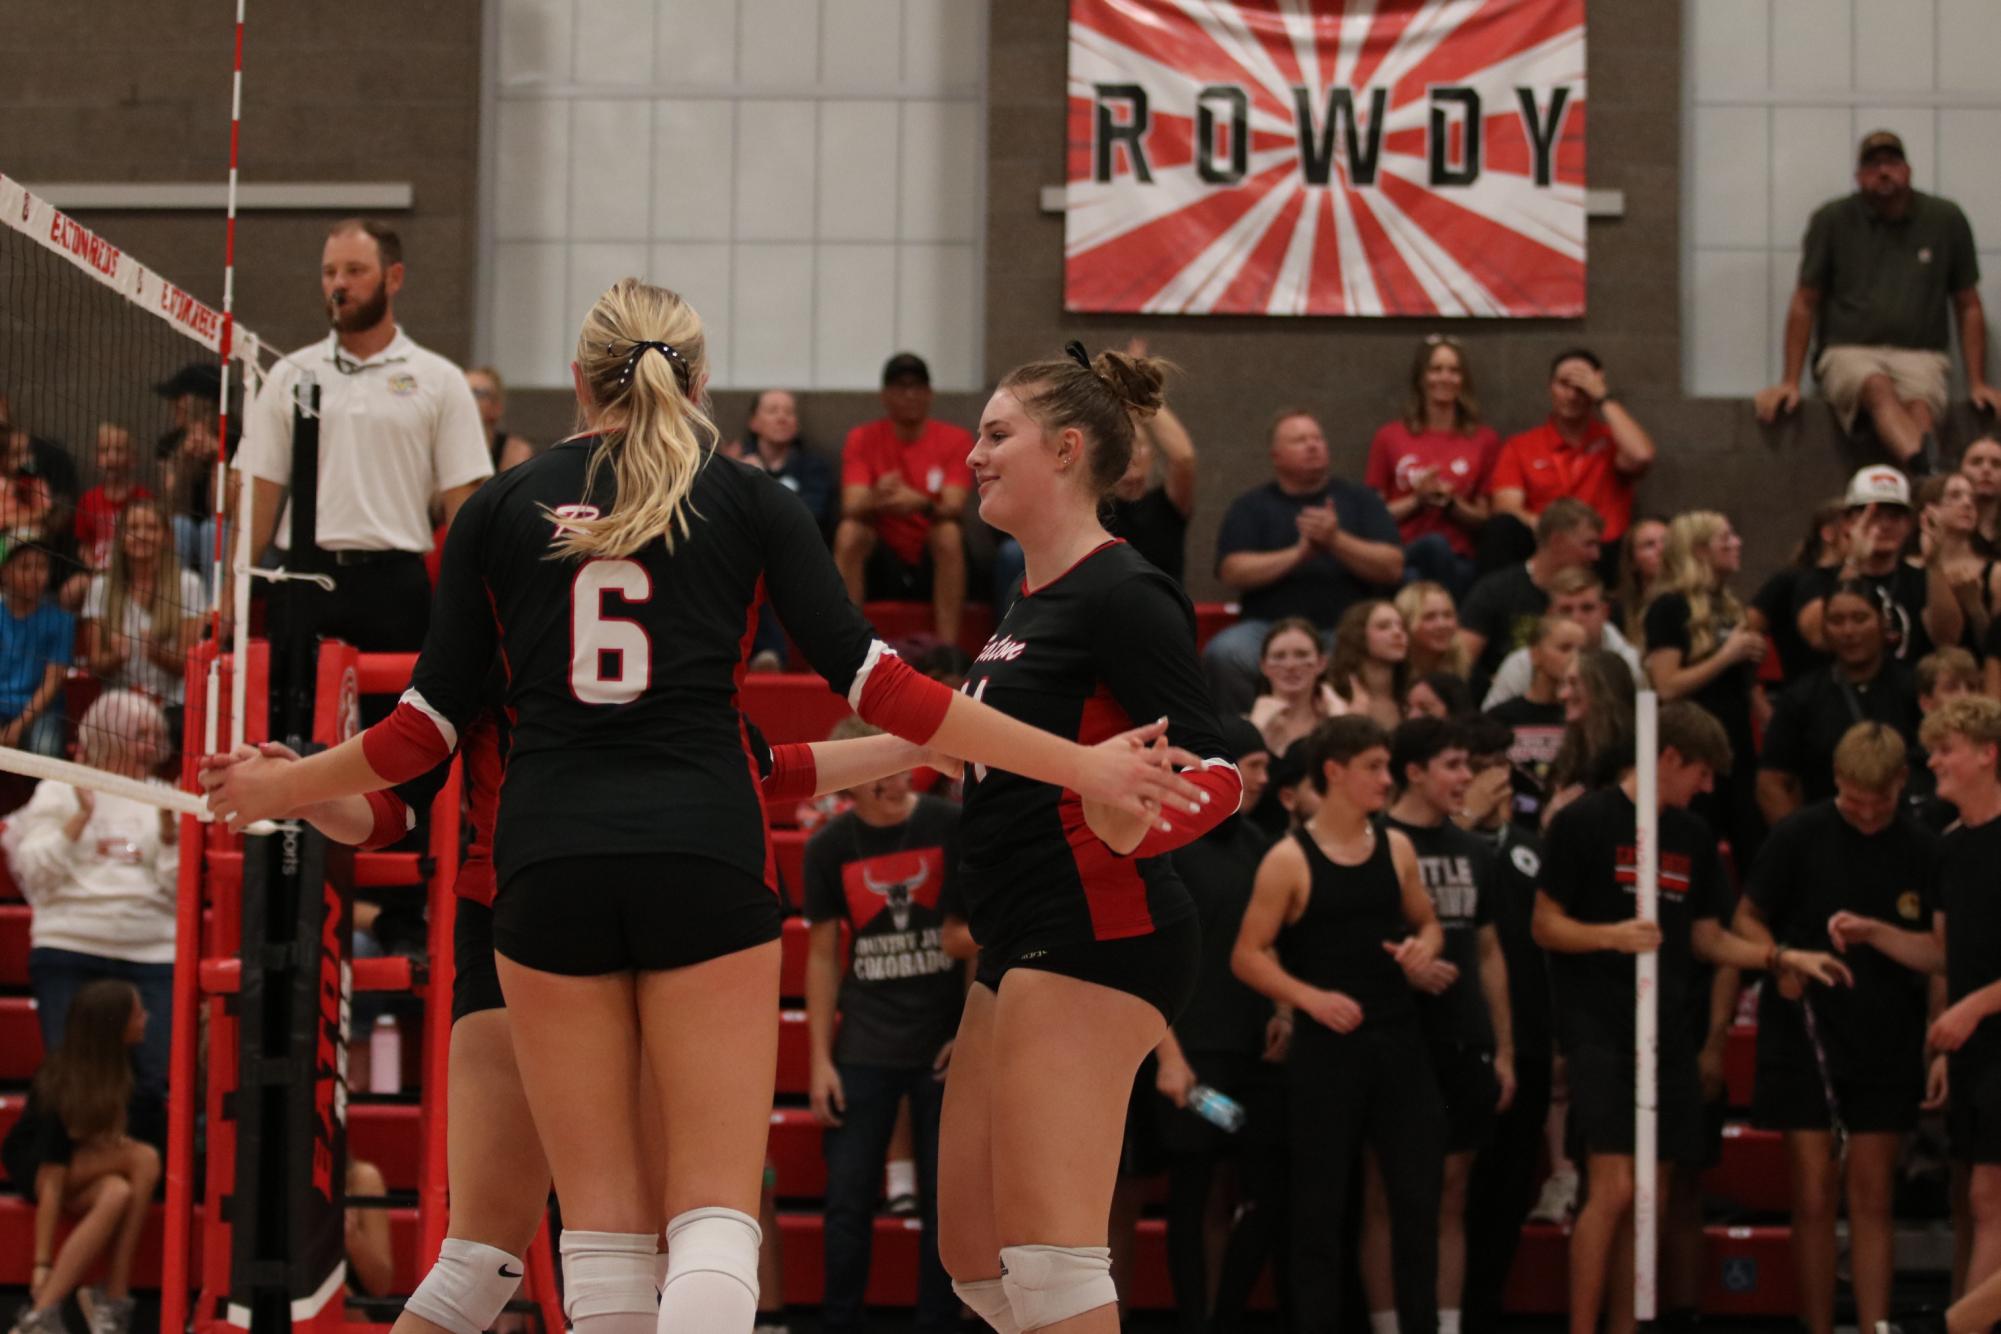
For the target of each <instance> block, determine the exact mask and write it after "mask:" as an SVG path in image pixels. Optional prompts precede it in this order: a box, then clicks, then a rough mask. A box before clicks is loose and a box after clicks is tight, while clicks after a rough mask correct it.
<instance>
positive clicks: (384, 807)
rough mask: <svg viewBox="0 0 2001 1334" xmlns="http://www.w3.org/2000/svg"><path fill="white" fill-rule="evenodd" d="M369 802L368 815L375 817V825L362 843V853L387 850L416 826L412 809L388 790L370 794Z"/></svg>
mask: <svg viewBox="0 0 2001 1334" xmlns="http://www.w3.org/2000/svg"><path fill="white" fill-rule="evenodd" d="M367 801H368V813H369V814H370V815H371V816H373V817H374V819H375V824H374V826H373V827H372V828H371V829H370V830H369V831H368V837H367V838H364V839H363V840H362V841H361V849H362V851H364V852H373V851H375V850H376V849H377V848H386V847H388V846H389V845H390V844H391V843H394V842H395V841H396V840H397V839H399V838H401V837H403V835H405V834H407V833H409V832H410V830H411V829H413V828H414V827H415V826H416V821H415V820H413V819H412V818H411V814H410V808H409V807H408V806H406V805H404V804H403V798H401V797H399V796H397V795H396V794H395V793H394V792H391V791H389V790H388V789H387V788H385V789H383V790H382V791H380V792H370V793H368V794H367Z"/></svg>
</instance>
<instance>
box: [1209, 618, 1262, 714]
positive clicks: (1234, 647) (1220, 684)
mask: <svg viewBox="0 0 2001 1334" xmlns="http://www.w3.org/2000/svg"><path fill="white" fill-rule="evenodd" d="M1271 627H1272V623H1271V622H1270V621H1238V622H1237V623H1236V624H1235V625H1232V626H1227V627H1225V628H1224V629H1222V630H1219V631H1217V632H1216V635H1215V637H1214V638H1213V639H1211V640H1210V641H1209V644H1208V647H1206V648H1204V649H1203V650H1202V670H1203V672H1204V673H1205V674H1206V675H1207V676H1208V678H1209V695H1210V697H1211V698H1212V699H1214V700H1215V701H1216V707H1217V708H1218V709H1219V710H1221V711H1222V712H1224V713H1233V714H1236V715H1237V716H1238V717H1242V716H1243V715H1244V714H1247V713H1249V712H1250V711H1251V705H1252V704H1253V703H1255V702H1256V701H1257V697H1258V677H1259V670H1258V657H1259V655H1260V654H1261V653H1262V652H1263V650H1264V642H1265V635H1266V634H1268V633H1269V632H1270V631H1271Z"/></svg>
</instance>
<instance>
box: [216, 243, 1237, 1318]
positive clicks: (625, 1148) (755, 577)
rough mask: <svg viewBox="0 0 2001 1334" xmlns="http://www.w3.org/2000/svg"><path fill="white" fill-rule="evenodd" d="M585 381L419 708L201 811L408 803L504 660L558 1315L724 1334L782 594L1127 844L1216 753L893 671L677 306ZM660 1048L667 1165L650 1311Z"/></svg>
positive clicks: (434, 661) (469, 577)
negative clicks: (1018, 711)
mask: <svg viewBox="0 0 2001 1334" xmlns="http://www.w3.org/2000/svg"><path fill="white" fill-rule="evenodd" d="M572 374H573V379H574V382H575V386H576V391H577V400H578V404H579V407H580V411H581V415H582V418H583V421H584V426H585V433H584V434H583V435H580V436H579V437H576V438H574V439H571V440H568V441H565V442H563V443H562V444H559V445H557V446H556V447H554V448H552V449H550V450H549V451H548V452H547V453H545V454H543V455H542V456H541V457H539V458H537V459H535V460H533V461H531V462H529V463H526V464H523V465H521V466H520V467H518V468H515V469H513V470H511V471H510V472H508V473H506V474H505V475H504V476H502V477H499V478H496V479H495V480H494V481H493V482H491V483H490V484H489V485H487V486H485V487H483V488H481V489H480V491H479V492H478V493H477V494H475V495H474V496H473V497H472V498H471V499H470V500H469V501H468V502H467V504H466V506H465V508H464V509H462V510H461V511H460V513H459V517H458V521H457V522H456V523H454V524H453V526H452V533H451V536H450V538H449V539H448V541H447V543H446V549H445V555H444V561H443V566H442V569H441V571H440V574H439V581H438V592H437V600H436V605H435V607H434V609H433V612H432V622H431V629H430V633H429V634H428V636H427V637H426V640H425V644H424V651H423V653H422V655H421V656H420V657H419V659H418V663H417V669H416V672H415V674H414V677H413V682H412V686H411V689H410V690H409V691H408V692H407V693H406V694H405V696H404V697H403V700H402V702H401V703H400V704H399V705H398V706H397V709H396V712H395V713H393V714H392V715H391V716H390V717H389V718H387V719H384V720H383V721H382V722H381V723H379V724H377V725H376V726H374V727H371V728H370V729H368V730H367V731H366V732H364V733H363V734H362V735H361V736H359V737H356V738H355V739H353V740H351V741H348V742H344V743H343V744H341V745H340V746H337V747H335V748H333V749H332V750H328V751H324V752H321V753H320V754H317V755H314V756H311V757H309V758H307V759H304V760H300V761H296V762H286V761H280V760H269V759H264V758H258V759H250V760H245V761H243V762H241V763H239V764H235V765H232V766H231V767H230V768H229V769H227V770H226V771H224V773H223V774H222V777H221V779H220V780H219V781H218V783H217V784H216V786H215V787H214V788H213V789H212V791H211V792H210V797H209V800H210V805H211V807H212V809H213V810H214V811H215V812H216V813H217V814H218V815H219V816H221V817H222V818H225V819H227V820H228V821H229V822H230V824H231V826H232V827H237V828H240V827H242V826H243V825H245V824H247V823H249V822H251V821H254V820H257V819H260V818H270V817H273V816H275V815H278V814H279V813H282V812H284V811H287V810H293V809H297V808H299V807H301V806H306V805H310V804H313V803H316V802H320V801H326V800H330V799H332V798H334V797H337V796H343V795H352V794H356V793H361V792H368V791H377V790H380V789H382V788H385V787H389V786H391V785H393V784H395V783H397V782H402V781H406V780H408V779H410V778H412V777H414V776H416V775H417V774H420V773H422V772H424V771H425V770H427V769H429V768H431V767H432V766H433V765H435V764H437V763H438V762H439V761H441V760H442V759H443V758H444V757H445V756H446V755H448V754H449V753H450V752H451V750H452V749H453V748H454V747H455V746H456V745H457V743H458V739H459V736H460V734H461V732H462V731H463V730H464V729H465V728H466V727H467V726H468V725H469V724H470V722H471V721H472V719H473V717H474V715H475V714H476V713H477V712H478V708H479V689H480V683H481V680H482V678H483V677H484V675H485V673H486V671H487V669H488V668H489V666H490V665H491V664H492V662H493V661H494V659H495V657H496V655H498V656H499V658H500V661H501V662H502V664H503V666H504V668H505V671H506V674H507V685H506V704H507V709H508V714H509V718H510V721H511V722H512V724H513V738H512V743H511V746H510V750H509V755H508V766H507V782H506V784H505V786H504V788H503V789H502V794H501V802H500V812H499V817H498V821H497V829H496V835H495V846H494V866H495V872H496V883H497V886H498V893H497V894H496V897H495V900H494V923H493V927H494V947H495V951H496V953H497V954H498V956H499V960H498V973H499V980H500V983H501V988H502V990H503V992H504V993H505V995H506V997H507V1000H508V1011H509V1016H508V1017H509V1022H510V1026H511V1028H512V1035H513V1040H514V1051H515V1057H516V1060H517V1062H518V1063H519V1067H520V1072H521V1078H522V1084H523V1087H524V1089H525V1091H526V1093H527V1096H528V1105H529V1109H530V1112H531V1113H532V1116H533V1119H534V1123H535V1127H536V1130H537V1132H538V1134H539V1138H540V1139H541V1142H542V1146H543V1149H544V1151H545V1152H546V1154H547V1156H548V1160H549V1165H550V1168H551V1169H552V1172H553V1175H554V1178H555V1184H556V1188H557V1191H558V1192H559V1194H560V1195H561V1197H562V1199H563V1207H564V1216H565V1221H566V1222H567V1223H568V1224H569V1227H568V1228H567V1229H566V1230H565V1232H564V1234H563V1241H562V1249H563V1267H564V1274H565V1280H566V1281H565V1285H564V1288H565V1291H564V1304H565V1308H566V1310H567V1312H568V1314H569V1316H570V1320H571V1323H572V1324H573V1325H574V1326H576V1328H577V1329H578V1330H579V1331H580V1334H641V1332H642V1331H645V1330H648V1329H651V1328H652V1327H653V1326H654V1324H655V1321H656V1314H657V1320H658V1325H659V1327H660V1328H661V1329H662V1330H663V1331H679V1330H701V1331H704V1332H705V1334H706V1332H707V1331H719V1332H720V1334H730V1332H731V1331H747V1330H749V1329H750V1327H751V1322H752V1319H753V1316H754V1310H755V1306H756V1299H757V1249H758V1241H759V1232H758V1228H757V1224H756V1222H755V1220H754V1218H753V1217H752V1212H753V1211H754V1210H755V1209H756V1208H757V1201H758V1194H759V1183H760V1177H761V1171H762V1167H763V1163H764V1149H765V1138H766V1131H767V1127H768V1121H769V1112H770V1108H771V1094H772V1077H773V1072H774V1069H775V1066H776V1059H777V1044H778V1022H777V1020H778V1005H777V1001H778V959H779V949H778V937H779V925H780V914H779V900H778V896H777V893H776V890H775V878H776V877H775V866H774V863H773V858H772V854H771V849H770V845H769V842H768V839H767V837H766V834H765V829H764V818H763V808H762V806H761V804H760V802H759V797H758V782H757V773H756V765H755V763H754V760H753V757H752V755H751V753H750V747H749V745H748V732H747V729H746V728H745V727H744V725H743V722H742V719H741V717H740V715H739V714H738V712H737V708H736V699H737V694H738V691H739V689H740V686H741V681H742V677H743V673H744V669H745V653H746V648H747V646H748V644H749V642H750V639H751V635H752V633H753V631H754V629H755V613H756V609H757V604H758V601H759V598H760V596H765V595H768V596H769V597H770V598H771V601H772V603H773V605H774V606H775V607H776V609H777V611H778V613H779V616H780V618H781V619H782V620H783V621H784V623H785V625H786V627H787V629H788V630H790V631H791V633H792V636H793V638H794V639H795V640H796V641H797V642H798V643H799V644H800V646H801V648H802V649H803V650H804V651H805V653H806V656H807V659H808V660H809V661H810V662H812V663H813V664H814V666H815V668H816V669H817V670H819V671H820V673H821V674H822V675H823V676H825V677H826V678H827V679H828V681H829V682H830V683H831V684H832V685H833V686H834V687H835V688H836V689H837V690H839V691H841V692H842V693H843V694H845V695H846V696H847V697H848V699H849V701H850V702H851V703H852V704H854V705H855V707H856V708H857V710H858V711H859V712H860V713H861V715H862V716H863V717H864V718H866V719H868V720H870V721H872V722H875V723H876V724H878V725H879V726H881V727H883V728H884V729H885V730H887V731H889V732H892V733H895V734H897V735H900V736H903V737H905V738H907V739H910V740H913V741H918V742H926V741H928V742H933V743H935V744H936V745H937V747H938V748H939V749H941V750H943V751H945V752H947V753H950V754H953V755H957V756H961V757H964V758H966V759H968V760H972V761H977V762H980V763H985V764H993V765H1002V766H1006V767H1007V768H1009V769H1011V770H1013V771H1015V772H1018V773H1022V774H1025V775H1029V776H1031V777H1034V778H1037V779H1040V780H1042V781H1045V782H1051V783H1065V784H1067V785H1069V787H1071V788H1072V789H1074V790H1076V791H1078V792H1079V793H1080V794H1082V796H1083V797H1084V798H1085V799H1087V801H1088V805H1086V806H1085V807H1084V810H1083V813H1082V818H1083V820H1084V821H1085V823H1086V824H1087V826H1088V827H1090V828H1092V829H1097V830H1101V831H1102V832H1103V833H1104V834H1105V835H1106V836H1108V837H1111V838H1115V839H1124V838H1125V837H1127V835H1128V831H1130V830H1131V829H1133V828H1135V827H1137V828H1138V829H1140V830H1142V831H1144V830H1146V829H1148V828H1150V827H1152V826H1153V825H1155V824H1156V823H1159V822H1161V821H1162V820H1163V818H1164V816H1166V815H1178V814H1179V812H1180V811H1182V810H1184V809H1185V810H1190V811H1194V810H1200V809H1201V808H1202V797H1203V796H1204V791H1203V789H1202V788H1201V787H1199V786H1197V784H1196V783H1195V782H1193V781H1191V780H1190V779H1189V778H1187V777H1183V776H1180V775H1177V774H1176V773H1175V772H1174V771H1173V770H1172V768H1171V767H1170V761H1175V760H1179V761H1183V762H1190V763H1192V762H1193V761H1194V757H1192V756H1189V755H1187V754H1186V753H1185V752H1184V753H1182V754H1180V755H1177V754H1176V753H1175V752H1174V751H1172V750H1171V749H1170V748H1168V747H1166V746H1164V745H1162V744H1158V741H1157V738H1158V737H1159V735H1160V733H1161V730H1162V729H1161V728H1160V727H1159V726H1158V725H1157V724H1156V725H1154V726H1152V727H1148V728H1141V729H1137V730H1136V731H1134V732H1133V733H1129V734H1126V735H1120V736H1110V737H1109V739H1108V740H1107V741H1106V742H1105V743H1104V744H1101V745H1099V746H1096V747H1086V746H1083V745H1080V744H1078V743H1077V742H1076V741H1073V740H1068V739H1065V738H1063V737H1059V736H1052V735H1050V734H1049V733H1047V732H1043V731H1038V730H1037V729H1035V728H1034V727H1031V726H1029V725H1027V724H1024V723H1021V722H1017V721H1015V720H1013V719H1010V718H1007V717H1005V716H1003V715H1001V714H1000V713H997V712H995V711H994V710H992V709H989V708H986V707H985V706H982V705H980V704H979V703H978V702H977V701H975V700H972V699H970V698H963V697H960V696H956V695H954V694H953V693H952V692H950V691H948V690H946V689H945V688H944V687H942V686H939V685H938V684H936V683H935V682H932V681H929V680H927V679H925V678H924V677H922V676H920V675H919V674H918V673H916V672H915V671H912V670H911V669H910V668H909V667H907V666H906V665H905V664H904V663H902V662H901V661H900V660H898V659H897V657H896V656H895V654H894V653H892V652H890V651H889V650H888V649H887V648H886V647H885V646H884V645H883V644H882V642H881V641H880V640H878V639H876V638H875V637H874V636H873V634H872V633H871V632H870V630H869V627H868V625H867V623H866V622H864V621H863V620H862V619H861V617H860V615H859V614H858V613H857V612H856V611H855V610H854V609H853V607H852V605H851V604H849V602H848V601H847V598H846V596H845V595H844V593H843V590H842V587H841V582H840V576H839V574H838V572H837V571H836V570H835V568H834V565H833V561H832V558H831V557H830V556H829V555H828V554H827V550H826V547H825V545H824V543H823V542H822V541H821V539H820V534H819V530H818V528H817V527H816V526H815V524H814V522H813V519H812V516H811V515H809V514H808V513H807V512H806V510H805V508H804V507H803V506H802V505H801V504H800V503H799V501H798V499H797V498H796V497H795V496H793V495H792V493H791V492H789V491H787V490H786V489H785V488H784V487H782V486H780V485H779V484H778V483H777V482H776V481H775V480H773V479H772V478H771V477H769V476H768V475H767V474H764V473H761V472H759V471H757V470H756V469H753V468H749V467H746V466H744V465H742V464H739V463H736V462H734V461H732V460H730V459H727V458H725V457H721V456H718V455H717V454H715V453H714V451H713V448H712V446H713V444H714V440H715V427H714V425H713V423H712V422H711V421H710V420H709V418H708V416H707V415H706V413H705V412H704V411H703V408H702V406H701V398H702V393H703V390H704V388H705V385H706V381H707V356H706V352H705V347H704V340H703V331H702V323H701V319H700V317H699V316H698V315H697V314H696V313H695V311H694V309H693V308H692V307H690V306H689V305H687V304H686V303H685V302H683V301H682V300H681V299H680V297H678V296H677V295H675V294H674V293H672V292H669V291H666V290H665V289H662V288H657V287H651V286H648V285H646V284H644V283H641V282H639V281H637V280H636V279H625V280H622V281H621V282H619V283H618V284H617V285H616V286H614V287H613V288H611V290H609V291H608V292H606V293H605V294H604V295H603V296H601V297H600V298H599V299H598V301H597V303H596V305H595V306H594V307H593V308H592V310H591V312H590V314H589V315H588V316H587V317H586V318H585V321H584V326H583V330H582V333H581V335H580V337H579V339H578V341H577V348H576V359H575V362H574V364H573V369H572ZM1148 743H1154V744H1148ZM1163 802H1164V803H1166V809H1165V812H1164V811H1163V806H1162V803H1163ZM642 1043H644V1045H645V1051H646V1055H647V1058H648V1066H649V1067H650V1069H651V1071H652V1077H653V1079H654V1080H655V1082H656V1085H657V1089H658V1093H659V1102H660V1107H661V1113H662V1117H663V1120H664V1126H665V1133H664V1152H663V1153H662V1154H661V1155H660V1156H662V1157H664V1158H665V1160H666V1162H667V1163H668V1179H667V1183H666V1209H667V1214H668V1219H669V1221H668V1225H667V1236H668V1250H667V1257H668V1258H667V1275H666V1282H665V1286H664V1290H663V1291H662V1292H661V1294H660V1296H659V1298H658V1302H657V1306H656V1299H655V1287H654V1264H653V1256H654V1252H655V1249H656V1246H655V1235H656V1234H655V1232H654V1222H655V1220H656V1219H657V1217H658V1211H659V1209H660V1198H661V1196H660V1192H659V1190H658V1189H656V1183H653V1182H651V1181H649V1180H648V1179H647V1175H646V1173H645V1172H644V1171H643V1170H641V1168H640V1164H641V1162H642V1161H643V1157H644V1155H643V1154H642V1149H641V1145H640V1136H641V1134H642V1133H643V1127H642V1119H641V1115H640V1112H639V1096H638V1081H639V1079H640V1077H641V1076H640V1072H641V1062H640V1049H641V1044H642ZM719 1053H720V1054H722V1056H723V1059H718V1055H719Z"/></svg>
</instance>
